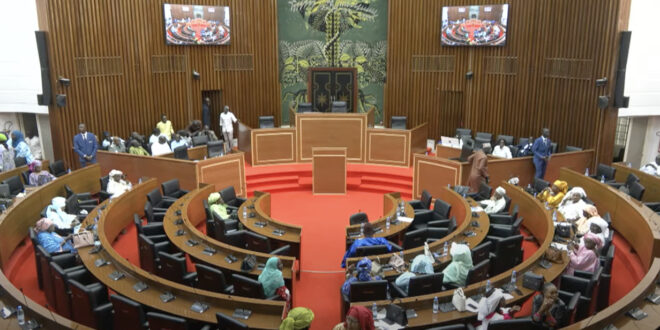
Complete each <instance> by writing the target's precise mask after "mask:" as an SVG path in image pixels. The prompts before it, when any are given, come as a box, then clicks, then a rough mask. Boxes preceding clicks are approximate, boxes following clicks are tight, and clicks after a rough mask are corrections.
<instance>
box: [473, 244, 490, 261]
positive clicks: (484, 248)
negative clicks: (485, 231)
mask: <svg viewBox="0 0 660 330" xmlns="http://www.w3.org/2000/svg"><path fill="white" fill-rule="evenodd" d="M492 248H493V243H492V242H483V243H481V244H479V245H477V246H476V247H475V248H474V249H472V251H471V252H472V264H474V265H476V264H479V263H480V262H482V261H484V260H488V258H489V257H490V251H491V250H492Z"/></svg>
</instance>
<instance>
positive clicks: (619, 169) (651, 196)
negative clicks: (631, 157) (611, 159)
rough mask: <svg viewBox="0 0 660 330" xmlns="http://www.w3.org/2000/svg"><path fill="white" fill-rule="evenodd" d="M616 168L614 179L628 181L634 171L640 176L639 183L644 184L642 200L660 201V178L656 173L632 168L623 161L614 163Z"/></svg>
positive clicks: (613, 165)
mask: <svg viewBox="0 0 660 330" xmlns="http://www.w3.org/2000/svg"><path fill="white" fill-rule="evenodd" d="M612 167H614V168H615V169H616V174H615V176H614V179H615V180H616V181H617V182H626V178H627V177H628V174H630V173H632V174H634V175H636V176H637V177H638V178H639V183H640V184H641V185H642V186H644V188H645V190H644V196H642V202H660V178H659V177H657V176H655V175H650V174H646V173H644V172H642V171H640V170H638V169H636V168H631V167H628V166H626V165H625V164H623V163H615V164H612Z"/></svg>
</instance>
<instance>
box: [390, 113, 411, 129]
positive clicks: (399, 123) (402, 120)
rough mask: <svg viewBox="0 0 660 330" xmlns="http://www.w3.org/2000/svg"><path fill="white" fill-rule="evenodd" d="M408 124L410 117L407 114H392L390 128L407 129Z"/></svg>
mask: <svg viewBox="0 0 660 330" xmlns="http://www.w3.org/2000/svg"><path fill="white" fill-rule="evenodd" d="M407 126H408V117H406V116H392V117H391V118H390V128H392V129H406V128H408V127H407Z"/></svg>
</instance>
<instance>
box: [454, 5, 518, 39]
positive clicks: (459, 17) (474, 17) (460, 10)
mask: <svg viewBox="0 0 660 330" xmlns="http://www.w3.org/2000/svg"><path fill="white" fill-rule="evenodd" d="M508 15H509V5H508V4H504V5H484V6H455V7H442V33H441V35H442V38H441V39H442V45H443V46H504V45H505V44H506V29H507V19H508Z"/></svg>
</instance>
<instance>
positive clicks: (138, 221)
mask: <svg viewBox="0 0 660 330" xmlns="http://www.w3.org/2000/svg"><path fill="white" fill-rule="evenodd" d="M133 223H134V224H135V229H136V231H137V233H138V235H139V234H144V235H146V236H149V237H150V238H151V239H154V237H157V236H160V239H158V241H162V240H163V239H166V238H167V236H166V235H165V228H164V227H163V223H162V222H153V223H147V224H146V225H143V224H142V218H140V216H139V215H137V214H136V213H134V214H133Z"/></svg>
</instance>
